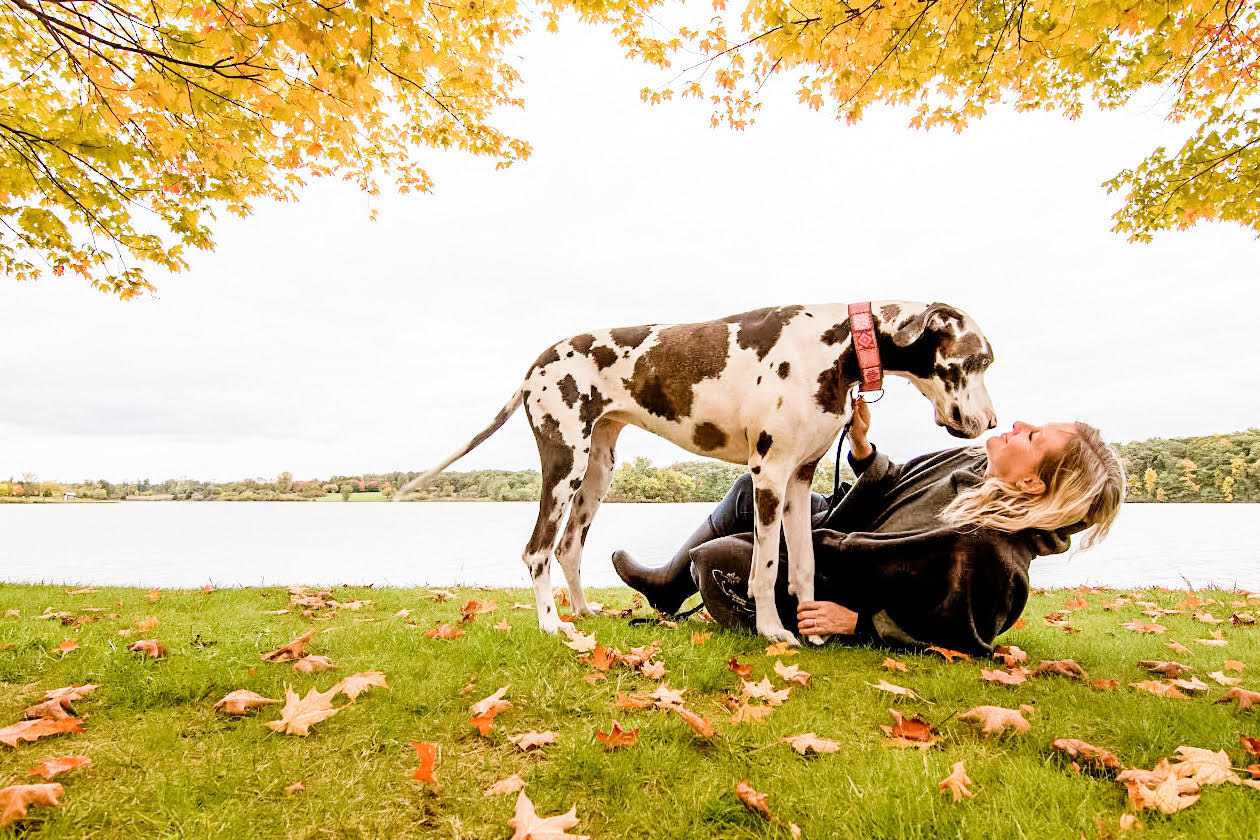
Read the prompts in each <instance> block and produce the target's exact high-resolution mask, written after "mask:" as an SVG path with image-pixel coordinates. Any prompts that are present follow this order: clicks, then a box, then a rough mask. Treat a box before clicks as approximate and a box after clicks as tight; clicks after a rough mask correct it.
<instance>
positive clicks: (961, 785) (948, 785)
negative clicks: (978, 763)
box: [940, 761, 975, 802]
mask: <svg viewBox="0 0 1260 840" xmlns="http://www.w3.org/2000/svg"><path fill="white" fill-rule="evenodd" d="M973 784H975V782H973V781H972V780H971V778H970V777H969V776H968V775H967V772H966V770H964V769H963V762H961V761H955V762H954V767H953V772H951V773H950V774H949V775H948V776H946V777H945V778H944V779H941V783H940V792H941V793H948V794H949V795H950V796H952V797H953V798H954V801H955V802H962V801H963V797H964V796H965V797H966V798H968V799H971V798H972V797H973V796H975V794H974V793H973V792H972V791H970V790H968V789H967V785H973Z"/></svg>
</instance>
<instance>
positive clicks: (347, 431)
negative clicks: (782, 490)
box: [0, 23, 1260, 481]
mask: <svg viewBox="0 0 1260 840" xmlns="http://www.w3.org/2000/svg"><path fill="white" fill-rule="evenodd" d="M520 51H521V53H522V56H523V60H522V63H521V67H522V70H523V73H524V75H525V78H526V82H527V84H526V86H525V88H524V91H523V92H524V94H525V96H526V98H527V102H528V104H527V108H526V110H525V111H524V112H519V113H511V114H508V115H505V118H504V120H503V121H502V122H503V123H504V124H505V126H507V127H510V128H511V129H513V130H515V131H517V132H518V133H520V134H521V135H523V136H526V137H527V138H528V139H530V140H531V141H532V142H533V143H534V148H535V153H534V156H533V158H532V159H531V160H529V161H528V162H526V163H525V164H524V165H521V166H517V167H513V168H512V169H510V170H507V171H499V172H496V171H494V169H493V166H492V165H491V164H490V163H488V162H486V161H481V160H474V159H470V158H463V157H459V156H454V155H439V154H430V155H428V157H427V159H428V160H429V161H430V162H431V174H432V175H433V176H434V178H435V179H436V181H437V189H436V193H435V194H433V195H430V196H409V197H406V198H390V199H386V200H380V201H377V202H375V205H373V204H372V203H371V202H369V201H368V200H367V199H366V198H365V197H363V196H361V195H360V194H358V193H357V192H356V191H355V190H353V189H351V188H349V187H347V186H344V185H341V184H332V183H329V184H321V185H319V186H317V187H315V188H312V189H310V190H309V191H307V193H306V194H305V195H304V197H303V199H302V201H301V202H300V203H297V204H287V205H278V206H263V207H259V208H258V211H257V212H256V213H255V214H254V216H253V217H252V218H250V219H248V220H246V221H240V220H236V219H231V218H227V219H224V220H223V222H222V223H221V224H220V225H219V226H218V248H217V250H216V251H215V252H213V253H205V254H194V255H193V257H192V269H191V271H188V272H186V273H184V274H181V275H176V276H169V277H168V276H161V275H154V279H155V281H156V282H157V284H158V286H159V293H158V294H157V295H156V296H154V297H150V298H146V299H142V300H138V301H132V302H128V303H121V302H119V301H117V300H115V299H112V298H109V297H106V296H104V295H101V294H100V293H97V292H95V291H93V290H91V289H90V288H87V287H85V286H83V285H82V284H80V283H77V282H75V281H72V280H70V279H68V278H67V279H57V278H50V279H48V280H45V281H43V282H41V283H39V284H21V285H19V284H17V283H15V282H13V281H11V280H3V281H0V319H2V320H0V328H2V329H3V335H4V350H3V353H2V354H0V475H2V476H8V475H15V476H16V475H21V474H22V473H27V472H30V473H35V474H37V475H38V476H40V477H41V478H47V479H61V480H68V481H69V480H80V479H83V478H87V477H91V478H96V477H101V478H107V479H110V480H114V481H117V480H123V479H134V478H140V477H148V478H151V479H162V478H167V477H173V476H193V477H198V478H206V479H215V480H227V479H233V478H241V477H246V476H262V477H272V476H274V475H276V474H277V473H279V472H280V471H282V470H289V471H291V472H292V473H293V474H294V476H295V477H297V478H310V477H316V476H319V477H323V476H327V475H330V474H345V473H350V474H353V473H359V472H365V471H387V470H394V469H419V468H424V467H427V466H430V465H431V464H432V463H433V462H436V461H438V460H440V459H441V458H442V457H443V456H445V455H446V454H448V453H449V452H450V451H452V450H454V449H455V448H456V447H458V446H459V445H461V444H462V443H464V442H465V441H466V440H467V439H468V438H470V437H471V436H472V435H473V434H475V433H476V432H477V431H478V430H480V429H481V428H482V427H483V426H484V425H485V424H486V423H487V422H488V421H489V420H490V419H491V418H493V416H494V414H495V413H496V412H497V411H498V409H499V407H500V406H501V405H502V404H503V402H504V401H505V400H506V399H507V397H509V396H510V395H511V393H512V392H513V390H514V389H515V388H516V386H517V384H518V383H519V380H520V378H521V377H522V376H523V374H524V372H525V370H526V369H527V367H528V366H529V364H530V363H531V362H532V361H533V360H534V358H535V357H536V356H537V355H538V353H539V352H540V351H541V350H542V349H543V348H545V347H546V346H548V345H549V344H551V343H552V342H553V341H555V340H557V339H559V338H561V337H564V336H568V335H572V334H575V333H578V332H581V331H584V330H587V329H592V328H598V327H608V326H617V325H632V324H641V323H652V322H657V323H670V322H682V321H691V320H705V319H709V318H713V317H719V316H723V315H728V314H731V313H735V312H740V311H744V310H747V309H752V308H756V307H759V306H765V305H773V304H788V303H821V302H829V301H849V300H863V299H876V300H878V299H886V298H893V299H909V300H926V301H932V300H941V301H946V302H948V303H951V304H954V305H956V306H959V307H961V308H963V309H965V310H967V311H968V312H970V313H971V314H972V315H974V316H975V317H976V318H977V319H978V320H979V322H980V324H981V325H982V326H983V328H984V329H985V332H986V333H987V335H988V337H989V339H990V340H991V341H992V343H993V345H994V348H995V350H996V356H997V361H996V364H995V365H994V367H993V368H992V370H991V373H990V375H989V377H988V383H989V389H990V393H991V394H992V396H993V398H994V402H995V405H996V407H997V410H998V417H999V422H1000V423H1002V424H1004V425H1003V426H1002V428H1008V427H1009V424H1010V423H1011V422H1012V421H1013V420H1015V419H1025V420H1029V421H1033V422H1038V421H1046V420H1061V419H1063V420H1070V419H1084V420H1088V421H1090V422H1093V423H1095V424H1096V425H1098V426H1099V427H1101V428H1102V429H1103V431H1104V433H1105V434H1106V435H1107V437H1108V438H1109V439H1111V440H1114V441H1128V440H1134V439H1140V438H1145V437H1151V436H1156V435H1159V436H1177V435H1189V434H1207V433H1212V432H1228V431H1233V430H1237V429H1241V428H1246V427H1249V426H1256V425H1260V410H1258V409H1260V365H1258V364H1257V361H1258V358H1260V353H1257V350H1256V340H1257V337H1256V336H1257V331H1256V327H1255V324H1256V313H1257V312H1258V311H1260V284H1257V282H1256V280H1257V279H1258V277H1257V274H1258V269H1257V266H1260V244H1258V243H1257V241H1256V240H1255V239H1254V238H1253V237H1252V235H1250V234H1249V233H1248V232H1246V231H1244V230H1242V229H1240V228H1236V227H1226V226H1220V225H1217V226H1208V227H1202V228H1199V229H1197V230H1193V231H1189V232H1184V233H1173V234H1166V235H1163V236H1160V237H1159V238H1158V239H1157V241H1156V242H1155V243H1154V244H1152V245H1145V246H1141V245H1129V244H1127V243H1125V242H1124V241H1123V240H1122V239H1121V238H1119V237H1117V236H1115V235H1114V234H1111V233H1109V228H1110V222H1109V216H1110V214H1111V213H1112V211H1113V210H1114V208H1115V206H1116V202H1117V200H1118V199H1117V198H1116V197H1114V196H1107V195H1105V194H1104V192H1103V190H1102V189H1101V188H1100V186H1099V185H1100V183H1101V182H1102V181H1103V180H1105V179H1106V178H1108V177H1110V176H1111V175H1112V174H1114V173H1115V172H1116V171H1118V170H1119V169H1120V168H1122V167H1124V166H1126V165H1132V164H1136V163H1137V162H1138V161H1139V160H1140V159H1141V157H1142V156H1143V155H1145V154H1146V153H1147V152H1148V151H1149V150H1150V149H1151V148H1153V147H1154V146H1155V145H1158V144H1159V143H1161V142H1173V141H1175V138H1176V137H1177V136H1178V129H1177V127H1175V126H1169V125H1167V124H1165V123H1164V122H1163V121H1162V119H1161V117H1160V113H1159V111H1158V109H1156V108H1136V107H1135V108H1132V109H1129V110H1128V111H1125V112H1122V113H1112V114H1105V115H1093V116H1089V117H1086V118H1084V119H1081V120H1077V121H1075V122H1072V121H1068V120H1066V119H1064V118H1061V117H1057V116H1052V115H1031V116H1030V115H1022V116H1015V115H1012V114H995V115H993V116H991V117H989V118H988V119H986V120H985V121H983V122H981V123H979V124H977V125H975V126H973V127H972V128H971V129H970V130H969V131H967V132H966V133H964V134H962V135H955V134H952V133H948V132H942V131H937V132H932V133H926V134H925V133H923V132H919V131H912V130H910V129H908V128H906V127H905V123H906V115H905V114H897V113H876V112H872V113H871V115H870V116H869V117H868V118H867V119H866V120H865V121H864V122H863V123H861V124H860V125H858V126H847V125H845V124H843V123H840V122H836V121H835V120H833V119H831V118H829V117H828V116H827V115H825V114H814V113H810V112H808V111H806V110H804V109H802V108H800V107H798V106H796V105H795V103H794V96H793V91H792V90H791V87H792V85H791V81H790V79H785V80H784V82H783V83H780V85H779V87H778V89H777V90H772V91H771V92H770V95H769V96H768V97H767V99H768V102H767V105H766V108H765V111H764V113H763V115H762V118H761V122H760V124H758V125H757V126H754V127H753V128H752V129H751V130H750V131H747V132H744V133H738V134H737V133H732V132H729V131H727V130H724V129H723V130H714V129H711V128H709V123H708V111H707V109H706V108H705V107H704V106H703V105H697V104H696V103H694V101H689V102H688V103H685V104H671V105H667V106H664V107H656V108H649V107H647V106H645V105H642V104H641V103H640V102H639V97H638V90H639V88H640V87H642V86H643V85H644V84H650V83H655V82H658V81H660V80H661V77H659V76H657V75H655V74H654V73H653V72H652V71H650V70H648V69H647V68H644V67H642V66H639V65H635V64H631V63H628V62H626V61H624V60H622V59H621V58H620V55H621V50H620V49H619V48H618V47H616V46H615V45H614V44H612V43H611V41H610V39H609V38H608V37H607V36H606V35H605V34H603V33H602V32H598V31H593V30H587V29H585V28H583V27H581V26H578V25H576V24H572V23H570V24H568V25H566V26H565V27H564V28H563V30H562V32H561V34H560V35H559V36H545V35H541V34H540V35H536V36H531V37H530V38H528V39H527V40H526V41H524V42H522V44H521V50H520ZM372 206H375V207H376V208H377V209H378V210H379V213H380V218H379V221H378V222H376V223H373V222H370V221H369V220H368V212H369V210H370V209H371V207H372ZM871 437H872V439H873V440H874V441H876V443H877V444H879V445H880V446H881V447H882V448H883V449H884V450H885V451H887V452H889V453H890V454H892V455H894V456H895V457H906V456H909V455H913V454H915V453H918V452H923V451H928V450H930V449H935V448H943V447H947V446H953V445H956V441H955V440H954V439H953V438H951V437H949V436H948V435H946V434H945V433H944V432H943V431H941V430H940V429H937V428H936V427H935V426H934V425H933V423H932V413H931V408H930V407H929V405H928V403H927V402H926V401H925V400H923V398H922V397H920V396H919V395H918V394H917V393H916V392H914V391H912V390H911V389H910V387H909V385H908V384H905V383H904V382H902V381H901V380H895V381H894V382H893V383H892V384H891V386H890V393H889V395H888V397H887V398H886V399H885V400H884V401H883V402H882V403H881V404H879V405H878V406H877V407H876V409H875V415H874V423H873V429H872V434H871ZM618 455H619V458H621V459H626V458H629V457H632V456H635V455H646V456H648V457H651V458H652V459H653V460H654V461H656V462H658V463H668V462H670V461H672V460H677V459H681V458H690V457H693V456H691V455H689V454H688V453H685V452H683V451H682V450H680V449H677V448H675V447H673V446H672V445H671V444H668V443H666V442H664V441H661V440H659V439H656V438H652V437H651V436H649V435H648V434H647V433H645V432H640V431H638V430H634V429H630V430H627V432H626V433H625V434H624V435H623V436H622V438H621V443H620V446H619V450H618ZM537 463H538V462H537V455H536V451H535V449H534V444H533V440H532V438H531V437H530V435H529V433H528V429H527V424H526V421H525V419H524V415H523V414H521V415H519V416H517V417H515V418H513V419H512V420H511V421H509V423H508V425H507V426H505V427H504V429H503V430H502V431H500V432H499V433H498V434H497V435H496V436H495V437H493V438H491V439H490V441H488V442H487V443H486V444H484V445H483V446H482V447H481V448H480V449H479V450H477V451H476V452H474V453H473V454H472V455H470V456H468V457H467V458H466V459H465V460H464V461H461V462H459V464H458V465H456V467H455V469H474V468H486V467H510V468H536V467H537Z"/></svg>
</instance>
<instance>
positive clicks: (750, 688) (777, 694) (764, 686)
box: [740, 677, 792, 706]
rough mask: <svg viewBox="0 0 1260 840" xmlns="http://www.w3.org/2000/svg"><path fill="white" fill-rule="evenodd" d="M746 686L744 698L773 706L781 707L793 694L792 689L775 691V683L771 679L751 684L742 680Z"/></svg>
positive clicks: (766, 678)
mask: <svg viewBox="0 0 1260 840" xmlns="http://www.w3.org/2000/svg"><path fill="white" fill-rule="evenodd" d="M740 682H741V683H743V686H744V696H745V697H750V698H752V699H754V700H764V701H766V702H767V703H769V704H770V705H771V706H781V705H783V703H784V702H785V701H786V700H787V699H788V695H789V694H790V693H791V692H792V687H791V686H788V687H787V688H782V689H778V690H775V687H774V685H773V683H771V682H770V678H769V677H762V678H761V682H756V683H751V682H748V680H740Z"/></svg>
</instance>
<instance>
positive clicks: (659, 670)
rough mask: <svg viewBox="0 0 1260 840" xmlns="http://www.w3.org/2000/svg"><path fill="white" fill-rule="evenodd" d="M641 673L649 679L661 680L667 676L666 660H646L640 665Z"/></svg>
mask: <svg viewBox="0 0 1260 840" xmlns="http://www.w3.org/2000/svg"><path fill="white" fill-rule="evenodd" d="M639 673H640V674H642V675H643V676H645V677H647V678H648V679H649V680H659V679H661V678H662V677H664V676H665V663H664V662H644V663H643V664H642V665H640V666H639Z"/></svg>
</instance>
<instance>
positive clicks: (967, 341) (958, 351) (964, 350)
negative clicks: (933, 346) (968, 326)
mask: <svg viewBox="0 0 1260 840" xmlns="http://www.w3.org/2000/svg"><path fill="white" fill-rule="evenodd" d="M983 350H984V342H982V341H981V340H980V336H978V335H976V334H975V333H972V332H969V333H963V334H962V335H961V336H959V337H958V338H957V339H956V340H954V341H953V342H951V343H950V345H949V347H948V348H947V351H948V353H949V355H950V356H952V357H954V358H966V357H968V356H974V355H976V354H978V353H980V352H982V351H983Z"/></svg>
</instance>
